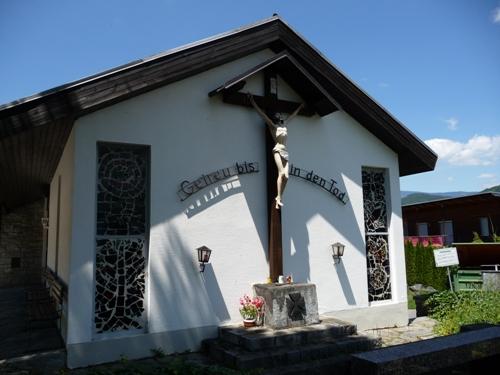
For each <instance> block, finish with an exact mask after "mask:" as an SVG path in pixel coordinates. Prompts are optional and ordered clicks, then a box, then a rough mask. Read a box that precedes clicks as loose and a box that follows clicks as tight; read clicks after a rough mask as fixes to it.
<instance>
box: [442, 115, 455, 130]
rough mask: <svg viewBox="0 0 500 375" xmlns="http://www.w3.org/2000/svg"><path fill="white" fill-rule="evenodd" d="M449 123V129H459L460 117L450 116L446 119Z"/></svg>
mask: <svg viewBox="0 0 500 375" xmlns="http://www.w3.org/2000/svg"><path fill="white" fill-rule="evenodd" d="M444 122H446V123H447V124H448V129H450V130H457V129H458V119H457V118H456V117H450V118H449V119H448V120H444Z"/></svg>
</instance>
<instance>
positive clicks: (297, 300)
mask: <svg viewBox="0 0 500 375" xmlns="http://www.w3.org/2000/svg"><path fill="white" fill-rule="evenodd" d="M253 287H254V291H255V295H257V296H261V297H263V298H264V300H265V301H266V308H265V316H264V325H266V326H268V327H270V328H273V329H280V328H288V327H297V326H303V325H308V324H316V323H319V314H318V299H317V297H316V285H314V284H255V285H254V286H253Z"/></svg>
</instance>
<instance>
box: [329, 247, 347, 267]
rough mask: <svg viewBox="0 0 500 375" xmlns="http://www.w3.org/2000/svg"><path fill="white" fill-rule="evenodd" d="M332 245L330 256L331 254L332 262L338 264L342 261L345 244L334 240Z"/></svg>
mask: <svg viewBox="0 0 500 375" xmlns="http://www.w3.org/2000/svg"><path fill="white" fill-rule="evenodd" d="M331 246H332V256H333V264H338V263H340V262H341V261H342V257H343V256H344V249H345V245H344V244H341V243H340V242H335V243H334V244H333V245H331Z"/></svg>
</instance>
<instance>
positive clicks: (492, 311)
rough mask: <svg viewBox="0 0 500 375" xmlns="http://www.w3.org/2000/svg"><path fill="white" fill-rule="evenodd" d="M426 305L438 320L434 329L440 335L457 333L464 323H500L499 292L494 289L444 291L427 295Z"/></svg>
mask: <svg viewBox="0 0 500 375" xmlns="http://www.w3.org/2000/svg"><path fill="white" fill-rule="evenodd" d="M426 305H427V307H428V308H429V311H430V316H431V317H432V318H434V319H436V320H437V321H438V324H437V325H436V327H435V331H436V333H437V334H440V335H449V334H452V333H457V332H459V331H460V326H462V325H466V324H477V323H491V324H499V323H500V292H496V291H495V292H492V291H483V290H475V291H460V292H456V293H454V292H450V291H444V292H440V293H435V294H433V295H432V296H431V297H429V298H428V299H427V301H426Z"/></svg>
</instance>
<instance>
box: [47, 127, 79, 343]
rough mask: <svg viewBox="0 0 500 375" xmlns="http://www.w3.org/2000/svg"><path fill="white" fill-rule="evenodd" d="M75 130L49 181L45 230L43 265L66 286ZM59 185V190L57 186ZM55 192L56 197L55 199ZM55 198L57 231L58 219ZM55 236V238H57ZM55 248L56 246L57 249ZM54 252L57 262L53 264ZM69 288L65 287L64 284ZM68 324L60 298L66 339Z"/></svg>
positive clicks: (54, 259) (68, 266)
mask: <svg viewBox="0 0 500 375" xmlns="http://www.w3.org/2000/svg"><path fill="white" fill-rule="evenodd" d="M74 146H75V132H74V131H72V132H71V134H70V136H69V138H68V141H67V142H66V145H65V147H64V151H63V154H62V156H61V159H60V160H59V164H58V165H57V168H56V171H55V173H54V177H53V178H52V182H51V183H50V198H49V230H48V241H47V265H48V266H49V268H51V269H52V270H53V271H54V272H55V273H56V274H57V276H58V277H59V278H60V279H61V280H62V281H63V282H64V283H66V285H67V286H68V284H69V274H70V255H71V249H70V247H71V232H72V225H71V224H72V214H73V210H72V209H73V172H74ZM59 180H60V181H61V184H60V189H61V191H60V193H59V192H58V189H59ZM58 195H59V198H58ZM58 200H59V202H60V203H59V204H60V207H59V231H58V230H57V225H58V224H57V222H58V218H57V215H58V212H57V211H58V207H57V206H58ZM57 237H59V238H57ZM57 248H58V249H57ZM56 255H57V263H56ZM68 287H69V286H68ZM67 326H68V302H67V300H64V301H63V307H62V316H61V336H62V337H63V339H64V340H65V341H66V337H67Z"/></svg>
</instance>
